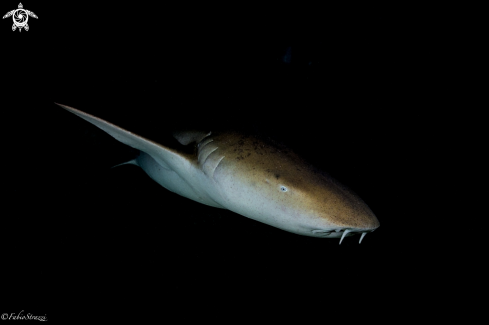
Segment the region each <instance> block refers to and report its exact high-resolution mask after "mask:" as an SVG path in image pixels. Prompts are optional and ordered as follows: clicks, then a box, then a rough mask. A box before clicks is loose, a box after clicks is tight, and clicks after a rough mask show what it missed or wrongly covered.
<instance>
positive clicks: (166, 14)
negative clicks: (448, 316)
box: [0, 1, 449, 322]
mask: <svg viewBox="0 0 489 325" xmlns="http://www.w3.org/2000/svg"><path fill="white" fill-rule="evenodd" d="M17 5H18V4H17V3H16V2H12V1H11V2H10V3H9V2H8V1H4V2H2V6H1V10H2V12H5V13H6V12H8V11H9V10H12V9H15V8H16V7H17ZM23 5H24V8H25V9H28V10H31V11H33V12H34V13H35V14H36V15H37V16H38V17H39V19H34V18H29V26H30V30H29V31H27V32H26V31H25V30H23V31H22V32H18V31H15V32H12V31H11V28H10V27H11V24H12V21H11V20H9V19H10V18H9V19H5V20H2V21H1V26H0V30H1V31H0V35H1V36H0V37H1V43H2V50H1V56H2V60H1V62H2V74H1V78H2V85H3V86H2V103H1V104H0V105H1V107H2V118H1V123H2V139H3V145H2V152H3V154H2V169H3V175H4V176H3V177H4V179H3V189H4V191H5V193H6V194H5V195H3V196H2V201H3V202H2V206H3V213H2V216H1V219H2V229H1V231H2V234H1V235H2V236H1V240H2V244H1V253H2V254H1V260H2V271H4V272H6V273H5V276H4V277H3V278H4V282H5V283H4V284H3V288H2V291H3V293H2V296H3V298H6V300H8V301H9V302H10V303H11V305H12V306H11V307H10V305H7V304H6V305H4V306H9V307H5V310H4V309H2V310H1V312H2V313H3V312H8V313H18V312H20V311H21V310H24V315H25V314H27V313H32V314H38V315H47V317H48V319H50V320H60V321H62V322H65V321H67V320H68V319H87V320H90V319H94V318H100V317H102V318H106V319H114V318H118V319H125V318H128V319H135V320H141V319H143V318H144V319H157V320H160V319H161V320H165V319H170V318H171V317H174V316H178V317H179V318H180V319H181V320H187V319H188V318H195V319H199V320H201V321H202V320H211V321H218V320H228V321H229V322H231V320H233V319H236V320H239V319H241V318H243V317H248V318H252V319H258V318H260V319H261V317H263V316H264V315H266V316H267V317H271V318H270V319H271V320H276V318H277V317H280V318H282V317H285V319H287V318H289V317H298V318H299V319H302V320H304V321H306V319H308V318H317V319H320V320H324V318H328V319H329V318H330V317H339V318H346V317H350V318H351V317H354V318H356V319H361V318H373V319H375V318H380V317H383V316H382V315H384V313H383V312H379V311H382V310H386V309H389V310H391V311H392V312H394V313H396V314H397V315H403V317H416V316H413V315H414V314H413V313H410V312H408V310H409V309H410V308H411V307H410V306H414V305H416V310H418V311H420V310H424V309H429V308H432V306H430V303H429V297H431V296H432V295H434V294H435V293H436V294H440V292H442V291H443V289H442V287H443V285H441V284H440V281H441V280H440V277H439V274H438V273H437V271H436V268H435V267H434V266H435V265H436V264H437V260H438V259H441V256H442V255H443V253H441V250H442V249H441V247H440V244H438V243H437V242H435V241H433V240H432V237H433V234H434V233H436V229H433V228H432V227H431V226H430V225H432V224H433V223H436V222H440V221H442V220H443V218H444V216H443V215H440V213H439V212H438V213H437V208H436V207H437V205H438V203H437V202H438V200H439V198H438V197H437V195H436V193H438V190H439V189H438V188H437V187H439V186H440V185H437V184H438V183H437V181H436V177H435V176H434V175H435V174H436V172H437V170H438V167H439V166H438V164H437V163H436V159H435V158H436V157H437V156H438V155H439V154H441V153H440V151H441V150H442V149H440V145H439V144H440V142H441V141H442V140H441V135H440V131H439V130H438V128H437V127H434V126H437V125H440V124H443V122H442V121H441V120H440V119H441V118H440V117H439V115H438V111H439V110H440V109H442V108H441V107H439V105H438V104H437V103H438V101H437V98H439V97H440V96H444V95H445V94H444V93H443V89H440V87H439V79H443V77H444V74H447V73H449V72H447V70H445V69H441V68H440V66H439V65H440V62H442V60H441V59H442V58H440V53H439V51H438V50H437V46H438V42H439V41H440V39H441V38H442V37H443V31H441V30H440V29H439V28H438V26H436V25H433V26H432V25H431V24H430V19H429V18H428V17H427V16H425V15H423V14H421V13H419V12H416V13H413V12H410V13H409V14H408V13H407V12H404V13H401V12H400V11H399V10H398V9H397V8H383V10H384V11H383V12H380V11H379V10H378V9H379V8H371V7H370V8H360V7H345V8H343V7H335V6H328V7H323V8H322V9H321V10H322V12H319V13H320V15H319V16H320V17H319V18H318V17H316V15H314V13H316V14H318V12H315V10H313V9H312V8H310V9H309V11H306V14H305V15H304V16H301V15H299V13H298V12H295V10H291V9H293V8H286V9H287V10H284V8H280V7H278V8H277V7H273V8H265V7H263V8H262V7H245V6H244V5H243V6H239V5H236V6H229V7H223V6H215V7H213V6H212V5H209V4H206V3H203V4H201V5H198V6H197V5H194V4H190V3H189V4H183V5H180V6H179V7H177V6H174V5H164V6H161V5H160V6H156V5H154V4H151V3H149V2H144V3H143V2H140V3H132V4H123V3H106V2H104V3H103V4H102V3H97V4H85V3H84V4H82V3H80V4H77V5H73V4H67V3H65V2H63V3H61V2H59V3H54V2H53V3H50V4H49V5H48V4H47V3H46V4H44V3H40V2H33V1H30V2H23ZM318 10H319V9H318ZM291 11H294V14H290V12H291ZM386 11H387V12H388V13H390V14H385V12H386ZM3 14H4V13H2V15H3ZM427 15H428V14H427ZM313 16H314V17H313ZM428 16H429V15H428ZM288 47H291V49H292V50H291V53H292V55H291V60H290V62H284V59H283V57H284V55H285V53H286V49H287V48H288ZM54 102H58V103H62V104H65V105H69V106H73V107H75V108H78V109H80V110H83V111H86V112H89V113H91V114H94V115H96V116H99V117H101V118H103V119H106V120H108V121H110V122H112V123H115V124H117V125H120V126H122V127H124V128H126V129H128V130H131V131H133V132H135V133H138V134H141V135H143V136H146V137H149V138H152V139H155V140H157V139H158V137H164V136H166V134H167V132H168V130H169V129H171V128H174V127H176V126H180V125H219V124H221V123H226V124H229V125H234V124H235V125H239V126H246V125H253V126H258V127H260V128H262V129H263V130H266V131H267V132H269V133H270V134H271V135H273V136H275V137H277V138H279V139H280V140H281V141H284V142H286V143H288V144H289V145H290V146H291V147H293V148H294V150H296V151H297V152H299V153H301V154H302V155H303V156H305V157H306V158H307V159H309V160H310V161H311V162H313V163H314V164H316V165H318V166H320V167H321V168H323V169H324V170H326V171H328V172H329V173H331V174H332V175H333V176H335V177H336V178H337V179H339V180H340V181H342V182H343V183H345V184H346V185H348V186H349V187H351V188H352V189H353V190H354V191H355V192H357V193H358V194H359V195H360V196H361V197H362V198H363V199H364V200H365V201H366V202H367V204H368V205H369V206H370V207H371V209H372V210H373V211H374V213H375V214H376V215H377V217H378V219H379V221H380V223H381V226H380V228H379V229H377V230H376V231H375V232H374V233H372V234H369V235H368V236H366V237H365V239H364V242H363V243H362V244H361V245H358V239H359V237H349V238H346V239H345V240H344V242H343V243H342V245H341V246H339V245H338V240H327V239H326V240H321V239H316V238H308V237H302V236H298V235H295V234H290V233H286V232H283V231H281V230H278V229H275V228H272V227H270V226H267V225H263V224H260V223H258V222H255V221H252V220H248V219H247V218H244V217H242V216H239V215H236V214H234V213H231V212H229V211H224V210H220V209H215V208H211V207H207V206H203V205H199V204H198V203H195V202H193V201H190V200H188V199H185V198H182V197H179V196H177V195H175V194H172V193H170V192H168V191H166V190H165V189H163V188H162V187H160V186H158V185H157V184H156V183H154V182H153V181H151V180H150V179H149V178H148V177H147V176H146V175H145V174H144V172H142V171H141V170H139V169H138V168H136V167H134V166H123V167H119V168H115V169H110V167H111V166H113V165H115V164H118V163H120V162H123V161H125V160H128V159H130V158H131V157H132V155H133V154H134V151H133V150H132V149H130V148H127V147H126V146H124V145H122V144H120V143H118V142H117V141H115V140H114V139H113V138H111V137H110V136H108V135H106V134H105V133H104V132H102V131H100V130H99V129H97V128H95V127H93V126H91V125H90V124H89V123H87V122H85V121H83V120H81V119H80V118H78V117H76V116H74V115H72V114H70V113H68V112H66V111H64V110H62V109H61V108H59V107H57V106H56V105H54ZM444 251H446V248H445V249H444ZM426 283H428V285H427V284H426ZM411 295H416V296H417V297H418V298H419V297H420V296H422V297H423V300H421V301H420V300H417V302H413V301H412V300H411V299H412V298H410V297H411ZM229 315H231V316H229ZM328 315H329V316H328ZM229 317H231V318H229Z"/></svg>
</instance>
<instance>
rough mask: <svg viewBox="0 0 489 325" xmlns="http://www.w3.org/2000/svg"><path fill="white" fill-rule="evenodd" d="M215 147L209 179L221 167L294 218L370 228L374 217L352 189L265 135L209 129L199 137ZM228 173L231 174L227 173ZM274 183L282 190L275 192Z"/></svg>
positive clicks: (221, 170) (373, 226)
mask: <svg viewBox="0 0 489 325" xmlns="http://www.w3.org/2000/svg"><path fill="white" fill-rule="evenodd" d="M210 139H211V140H212V142H211V144H212V145H213V146H215V147H217V149H215V150H214V151H213V153H212V155H211V156H210V157H209V158H212V157H215V160H216V161H217V160H218V159H220V158H222V157H224V158H222V160H221V161H220V162H219V164H218V166H217V168H215V171H214V175H213V176H214V178H216V179H217V178H219V177H220V173H222V172H223V171H226V174H227V175H231V176H232V177H234V178H236V179H239V182H241V185H240V186H242V187H246V186H248V187H249V188H252V189H254V190H255V191H257V192H259V193H263V195H266V196H267V197H268V198H269V200H271V201H274V202H275V203H276V204H277V206H279V207H280V208H281V209H282V208H283V209H286V210H287V211H289V212H290V213H291V215H292V216H296V217H297V218H301V217H305V215H306V214H307V215H308V217H309V218H316V219H317V221H318V225H325V226H329V227H335V228H337V227H338V228H342V227H343V228H354V229H363V230H372V229H375V228H377V227H378V226H379V221H378V220H377V218H376V217H375V215H374V214H373V212H372V211H371V210H370V208H369V207H368V206H367V205H366V204H365V202H364V201H363V200H362V199H360V198H359V197H358V196H357V195H356V194H355V193H353V192H352V191H351V190H350V189H348V188H347V187H346V186H344V185H342V184H341V183H339V182H338V181H336V180H335V179H334V178H332V177H331V176H329V175H328V174H327V173H325V172H323V171H321V170H318V169H317V168H315V167H314V166H312V165H311V164H309V163H307V162H306V161H305V160H304V159H302V158H301V157H299V156H298V155H297V154H295V153H294V152H293V151H291V150H290V149H289V148H287V147H286V146H284V145H283V144H281V143H278V142H276V141H274V140H272V139H270V138H268V137H266V136H263V135H262V136H258V135H252V134H245V133H239V132H233V131H228V132H211V134H210V135H208V136H207V137H205V138H204V139H202V141H201V144H202V143H209V140H210ZM230 171H231V172H230ZM280 186H285V187H287V193H280V192H279V191H278V190H277V189H278V188H280Z"/></svg>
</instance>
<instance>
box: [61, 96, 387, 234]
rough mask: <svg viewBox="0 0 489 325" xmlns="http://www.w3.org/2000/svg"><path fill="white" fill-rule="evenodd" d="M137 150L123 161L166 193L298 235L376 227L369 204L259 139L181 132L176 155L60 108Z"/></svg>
mask: <svg viewBox="0 0 489 325" xmlns="http://www.w3.org/2000/svg"><path fill="white" fill-rule="evenodd" d="M57 105H59V106H61V107H62V108H64V109H66V110H67V111H69V112H71V113H73V114H75V115H77V116H79V117H81V118H83V119H84V120H86V121H88V122H90V123H91V124H93V125H95V126H97V127H98V128H100V129H102V130H103V131H105V132H106V133H108V134H109V135H111V136H112V137H114V138H115V139H116V140H118V141H120V142H122V143H124V144H126V145H128V146H131V147H133V148H135V149H138V150H139V151H140V154H139V156H138V157H137V158H135V159H134V160H131V161H129V162H127V163H129V164H134V165H137V166H139V167H141V168H142V169H143V170H144V171H145V172H146V174H148V176H149V177H150V178H152V179H153V180H154V181H156V182H157V183H158V184H160V185H161V186H163V187H165V188H166V189H168V190H170V191H172V192H174V193H177V194H179V195H181V196H184V197H186V198H189V199H191V200H194V201H197V202H199V203H202V204H206V205H209V206H212V207H216V208H223V209H229V210H231V211H233V212H235V213H238V214H240V215H243V216H245V217H248V218H251V219H254V220H257V221H259V222H262V223H265V224H268V225H271V226H274V227H277V228H280V229H283V230H285V231H289V232H292V233H295V234H299V235H305V236H312V237H321V238H341V239H340V244H341V242H342V240H343V238H344V237H346V236H352V235H355V234H361V238H360V242H361V241H362V239H363V238H364V236H365V235H366V234H367V233H369V232H372V231H374V230H375V229H377V228H378V227H379V225H380V224H379V221H378V219H377V218H376V216H375V215H374V213H373V212H372V211H371V210H370V208H369V207H368V206H367V204H366V203H365V202H364V201H363V200H362V199H360V198H359V197H358V196H357V195H356V194H355V193H354V192H352V191H351V190H350V189H348V188H347V187H346V186H344V185H342V184H341V183H339V182H338V181H337V180H335V179H334V178H332V177H331V176H330V175H328V174H327V173H325V172H323V171H321V170H319V169H317V168H316V167H314V166H312V165H311V164H309V163H308V162H306V161H305V160H304V159H302V158H301V157H299V156H298V155H297V154H295V153H294V152H293V151H292V150H290V149H289V148H287V147H286V146H284V145H282V144H281V143H278V142H275V141H274V140H272V139H270V138H268V137H263V136H260V135H257V134H248V133H243V132H238V131H233V130H231V131H218V130H211V131H205V132H202V131H193V130H192V131H190V130H187V131H180V132H175V133H174V134H173V136H174V138H175V139H176V140H177V141H178V142H179V143H180V144H181V145H182V146H187V147H190V148H191V149H192V150H186V151H182V150H179V149H175V148H171V147H169V146H164V145H161V144H158V143H156V142H153V141H151V140H149V139H146V138H144V137H141V136H139V135H137V134H134V133H131V132H129V131H127V130H124V129H122V128H120V127H118V126H116V125H114V124H111V123H109V122H107V121H104V120H102V119H100V118H98V117H95V116H93V115H90V114H87V113H85V112H82V111H80V110H77V109H75V108H72V107H69V106H65V105H60V104H57Z"/></svg>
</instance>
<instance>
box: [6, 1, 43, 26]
mask: <svg viewBox="0 0 489 325" xmlns="http://www.w3.org/2000/svg"><path fill="white" fill-rule="evenodd" d="M10 16H12V19H13V20H14V24H13V25H12V31H15V29H17V28H18V29H19V32H21V31H22V28H24V29H25V30H26V31H27V30H29V25H27V21H28V20H29V16H31V17H34V18H36V19H37V16H36V14H35V13H33V12H32V11H29V10H25V9H23V7H22V3H19V8H18V9H14V10H12V11H9V12H7V13H6V14H5V16H3V18H7V17H10Z"/></svg>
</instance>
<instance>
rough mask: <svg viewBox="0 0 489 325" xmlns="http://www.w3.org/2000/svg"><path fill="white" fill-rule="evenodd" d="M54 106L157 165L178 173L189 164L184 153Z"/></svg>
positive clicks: (88, 115) (96, 118) (95, 119)
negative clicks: (79, 118) (86, 122)
mask: <svg viewBox="0 0 489 325" xmlns="http://www.w3.org/2000/svg"><path fill="white" fill-rule="evenodd" d="M55 104H56V105H58V106H61V107H62V108H64V109H66V110H67V111H69V112H71V113H73V114H75V115H77V116H79V117H81V118H82V119H84V120H86V121H88V122H90V123H91V124H93V125H95V126H96V127H98V128H99V129H101V130H103V131H105V132H106V133H108V134H109V135H111V136H112V137H114V138H115V139H116V140H117V141H119V142H122V143H124V144H126V145H128V146H130V147H132V148H135V149H138V150H141V151H143V152H145V153H147V154H148V155H150V156H151V157H152V158H153V159H154V160H156V161H157V162H158V163H159V164H161V165H163V166H165V167H167V168H169V169H173V170H175V171H177V172H178V171H179V170H181V169H182V168H186V167H188V165H189V164H190V163H191V159H190V158H191V157H190V156H189V155H187V154H185V153H182V152H179V151H177V150H175V149H171V148H168V147H165V146H163V145H161V144H158V143H156V142H153V141H151V140H148V139H146V138H144V137H142V136H139V135H137V134H134V133H132V132H129V131H127V130H124V129H123V128H120V127H118V126H117V125H114V124H112V123H109V122H107V121H104V120H102V119H100V118H98V117H95V116H93V115H90V114H87V113H85V112H82V111H80V110H77V109H75V108H73V107H69V106H66V105H62V104H58V103H55Z"/></svg>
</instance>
